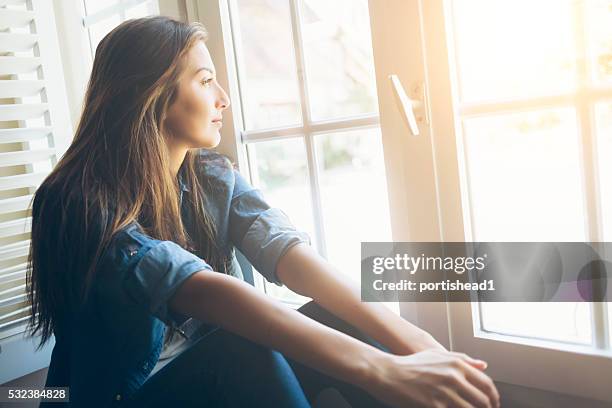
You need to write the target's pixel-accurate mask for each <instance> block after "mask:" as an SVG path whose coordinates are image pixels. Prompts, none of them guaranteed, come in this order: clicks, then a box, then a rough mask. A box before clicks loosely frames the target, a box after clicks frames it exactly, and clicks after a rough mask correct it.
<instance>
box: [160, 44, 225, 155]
mask: <svg viewBox="0 0 612 408" xmlns="http://www.w3.org/2000/svg"><path fill="white" fill-rule="evenodd" d="M183 64H184V65H183V70H182V72H181V74H180V75H179V82H178V95H177V97H176V99H175V100H174V102H173V103H172V105H170V107H169V108H168V113H167V116H166V120H165V122H164V125H165V128H166V131H167V132H168V134H169V136H170V139H171V140H170V142H171V143H181V144H183V145H184V146H186V147H187V148H200V147H204V148H212V147H215V146H217V145H218V144H219V141H220V140H221V135H220V129H221V125H222V122H221V115H222V113H223V111H224V110H225V108H227V107H228V106H229V104H230V101H229V98H228V96H227V94H226V93H225V91H224V90H223V88H221V86H220V85H219V84H218V83H217V80H216V76H215V66H214V64H213V62H212V59H211V58H210V54H209V52H208V48H206V45H205V44H204V42H202V41H198V42H197V43H196V44H195V45H194V46H193V47H192V48H191V50H189V52H188V53H187V54H186V55H185V60H184V61H183Z"/></svg>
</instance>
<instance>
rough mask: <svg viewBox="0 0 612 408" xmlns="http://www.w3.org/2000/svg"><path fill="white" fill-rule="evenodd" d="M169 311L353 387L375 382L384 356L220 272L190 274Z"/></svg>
mask: <svg viewBox="0 0 612 408" xmlns="http://www.w3.org/2000/svg"><path fill="white" fill-rule="evenodd" d="M169 306H170V308H171V309H172V310H174V311H176V312H178V313H181V314H183V315H188V316H193V317H196V318H197V319H200V320H202V321H205V322H208V323H212V324H216V325H219V326H221V327H223V328H224V329H226V330H228V331H231V332H233V333H236V334H238V335H240V336H242V337H245V338H247V339H249V340H251V341H254V342H256V343H259V344H261V345H264V346H267V347H269V348H272V349H275V350H278V351H280V352H281V353H283V354H284V355H286V356H288V357H290V358H292V359H294V360H296V361H299V362H301V363H303V364H304V365H307V366H309V367H312V368H314V369H315V370H318V371H321V372H323V373H325V374H327V375H330V376H332V377H335V378H338V379H340V380H343V381H346V382H349V383H352V384H355V385H363V384H366V383H368V382H371V381H374V380H375V378H373V375H374V373H375V372H376V367H377V365H378V361H379V360H380V359H382V358H384V355H385V353H384V352H382V351H380V350H378V349H376V348H374V347H372V346H370V345H368V344H365V343H362V342H360V341H358V340H356V339H354V338H352V337H350V336H348V335H346V334H344V333H341V332H339V331H337V330H334V329H331V328H329V327H327V326H325V325H323V324H321V323H319V322H317V321H315V320H312V319H310V318H308V317H306V316H304V315H303V314H301V313H299V312H297V311H295V310H293V309H291V308H289V307H287V306H285V305H283V304H281V303H280V302H278V301H276V300H274V299H272V298H270V297H268V296H266V295H264V294H262V293H260V292H259V291H257V290H256V289H255V288H253V287H252V286H251V285H249V284H247V283H244V282H242V281H241V280H239V279H236V278H234V277H231V276H227V275H223V274H220V273H211V272H208V271H204V272H200V273H196V274H194V275H193V276H192V277H190V278H189V279H187V280H186V281H185V282H184V283H183V284H182V285H181V287H179V289H177V291H176V292H175V294H174V296H173V297H172V299H171V300H170V302H169Z"/></svg>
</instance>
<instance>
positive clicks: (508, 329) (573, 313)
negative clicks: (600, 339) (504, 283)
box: [481, 302, 591, 344]
mask: <svg viewBox="0 0 612 408" xmlns="http://www.w3.org/2000/svg"><path fill="white" fill-rule="evenodd" d="M481 310H482V320H483V328H484V329H485V330H487V331H491V332H496V333H504V334H513V335H517V336H524V337H537V338H541V339H547V340H559V341H565V342H571V343H579V344H591V316H590V311H591V308H590V303H586V302H567V303H561V302H550V303H531V302H527V303H519V302H512V303H506V302H499V303H482V304H481Z"/></svg>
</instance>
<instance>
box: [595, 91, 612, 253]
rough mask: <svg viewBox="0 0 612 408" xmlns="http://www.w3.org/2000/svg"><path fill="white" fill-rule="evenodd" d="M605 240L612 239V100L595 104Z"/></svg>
mask: <svg viewBox="0 0 612 408" xmlns="http://www.w3.org/2000/svg"><path fill="white" fill-rule="evenodd" d="M595 125H596V132H597V154H598V157H597V159H598V160H597V164H598V167H599V194H600V197H601V218H602V220H601V221H602V229H603V231H602V232H603V240H604V241H606V242H610V241H612V160H611V159H610V158H612V102H608V103H600V104H597V105H595Z"/></svg>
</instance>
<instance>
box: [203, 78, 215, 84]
mask: <svg viewBox="0 0 612 408" xmlns="http://www.w3.org/2000/svg"><path fill="white" fill-rule="evenodd" d="M212 81H213V79H212V78H209V79H205V80H203V81H202V85H204V86H207V85H210V83H211V82H212Z"/></svg>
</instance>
